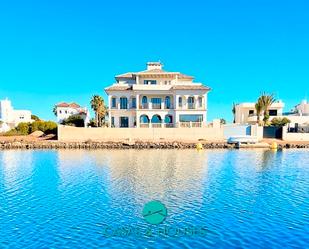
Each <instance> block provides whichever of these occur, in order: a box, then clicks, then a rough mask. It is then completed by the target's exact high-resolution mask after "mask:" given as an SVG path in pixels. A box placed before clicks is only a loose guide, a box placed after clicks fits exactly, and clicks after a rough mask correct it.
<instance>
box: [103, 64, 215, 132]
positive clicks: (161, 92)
mask: <svg viewBox="0 0 309 249" xmlns="http://www.w3.org/2000/svg"><path fill="white" fill-rule="evenodd" d="M162 67H163V65H162V64H161V63H160V62H149V63H147V70H145V71H141V72H135V73H132V72H129V73H125V74H121V75H117V76H116V77H115V79H116V83H114V84H113V85H112V86H110V87H107V88H105V91H106V93H107V95H108V104H109V109H108V114H109V126H110V127H141V128H144V127H145V128H146V127H154V128H161V127H203V126H205V125H206V120H207V119H206V117H207V93H208V92H209V91H210V88H209V87H207V86H204V85H203V84H202V83H193V77H192V76H188V75H185V74H182V73H180V72H167V71H165V70H163V69H162Z"/></svg>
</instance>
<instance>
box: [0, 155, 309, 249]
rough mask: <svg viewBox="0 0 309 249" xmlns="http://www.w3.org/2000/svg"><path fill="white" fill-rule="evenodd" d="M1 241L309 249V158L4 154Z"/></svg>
mask: <svg viewBox="0 0 309 249" xmlns="http://www.w3.org/2000/svg"><path fill="white" fill-rule="evenodd" d="M151 200H160V201H161V202H162V203H164V204H165V206H166V208H167V210H168V215H167V217H166V219H165V221H164V222H163V223H162V224H160V225H150V224H147V222H146V221H145V220H144V218H143V217H142V210H143V206H144V205H145V203H147V202H148V201H151ZM188 228H190V229H191V231H193V229H202V230H203V231H204V232H203V233H202V232H197V233H189V232H188V231H189V230H186V229H188ZM177 229H178V230H177ZM0 231H1V233H0V248H88V249H90V248H105V247H108V248H112V247H115V248H172V247H175V248H213V247H215V248H308V246H309V151H308V150H287V151H283V152H281V151H278V152H272V151H264V150H244V151H236V150H233V151H228V150H211V151H201V152H198V151H195V150H185V151H179V150H170V151H168V150H150V151H134V150H130V151H107V150H101V151H100V150H97V151H83V150H72V151H69V150H63V151H52V150H46V151H0ZM137 231H140V232H137ZM147 231H148V232H147ZM149 231H151V232H152V233H151V234H150V232H149ZM158 231H159V232H158ZM160 231H161V232H160ZM162 231H165V233H164V232H162ZM177 231H178V232H177ZM181 231H187V233H181ZM194 231H195V230H194ZM198 231H201V230H198Z"/></svg>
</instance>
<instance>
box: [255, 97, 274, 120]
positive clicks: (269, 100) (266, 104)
mask: <svg viewBox="0 0 309 249" xmlns="http://www.w3.org/2000/svg"><path fill="white" fill-rule="evenodd" d="M259 101H260V103H261V105H262V111H263V115H264V118H263V121H264V125H266V124H267V121H268V119H269V108H270V106H271V105H272V104H273V103H274V102H275V98H274V95H273V94H267V93H265V92H263V93H262V95H261V96H260V97H259V99H258V102H259Z"/></svg>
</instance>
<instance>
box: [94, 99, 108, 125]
mask: <svg viewBox="0 0 309 249" xmlns="http://www.w3.org/2000/svg"><path fill="white" fill-rule="evenodd" d="M90 104H91V108H92V109H93V110H94V112H95V124H96V126H97V127H98V126H100V125H101V124H102V122H101V121H102V118H103V117H105V114H106V108H105V105H104V100H103V98H102V97H101V96H99V95H93V96H92V99H91V101H90ZM100 120H101V121H100Z"/></svg>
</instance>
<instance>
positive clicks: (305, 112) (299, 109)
mask: <svg viewBox="0 0 309 249" xmlns="http://www.w3.org/2000/svg"><path fill="white" fill-rule="evenodd" d="M283 108H284V103H283V102H282V101H281V100H280V101H277V102H275V103H273V104H272V105H271V106H270V108H269V116H270V118H269V120H270V121H271V120H272V119H273V118H275V117H277V118H288V119H289V120H290V121H291V124H292V125H293V124H306V123H308V124H309V104H308V103H307V101H306V100H303V101H302V102H301V103H300V104H298V105H296V106H295V108H294V110H292V111H291V112H283ZM260 119H261V120H263V114H261V116H260ZM235 122H236V123H238V124H255V123H256V122H257V114H256V110H255V103H241V104H237V105H236V106H235Z"/></svg>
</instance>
